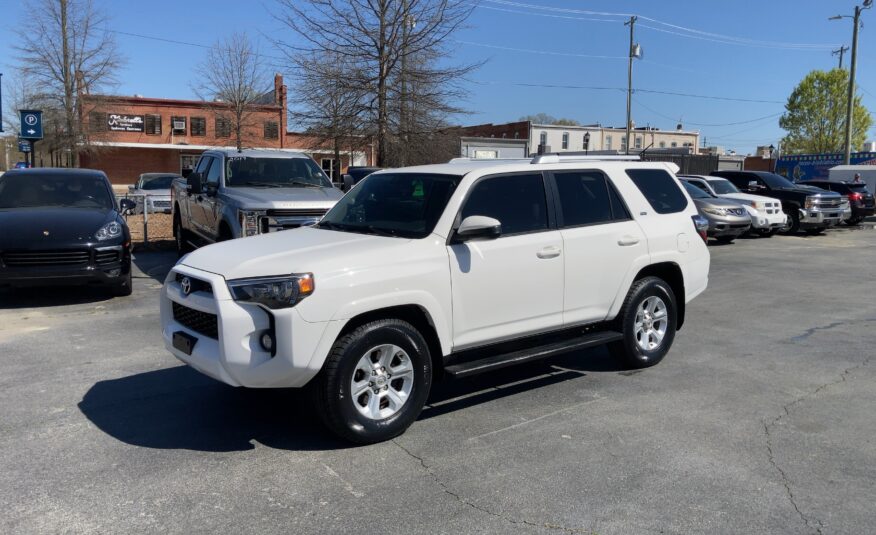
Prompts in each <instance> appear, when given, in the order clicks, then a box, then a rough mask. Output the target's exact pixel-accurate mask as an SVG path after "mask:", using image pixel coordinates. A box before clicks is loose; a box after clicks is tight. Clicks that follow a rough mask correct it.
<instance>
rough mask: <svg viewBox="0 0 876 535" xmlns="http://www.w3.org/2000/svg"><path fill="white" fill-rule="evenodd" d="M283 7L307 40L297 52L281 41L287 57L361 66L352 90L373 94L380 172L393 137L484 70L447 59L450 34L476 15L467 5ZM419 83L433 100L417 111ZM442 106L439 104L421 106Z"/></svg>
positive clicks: (449, 0)
mask: <svg viewBox="0 0 876 535" xmlns="http://www.w3.org/2000/svg"><path fill="white" fill-rule="evenodd" d="M277 2H278V4H279V6H280V9H279V12H278V13H275V16H276V18H277V19H278V20H279V21H281V22H282V23H283V24H285V25H286V26H287V27H288V28H290V29H291V30H292V31H293V32H295V33H296V34H297V35H298V36H300V38H301V40H302V41H303V42H304V44H303V46H298V45H294V44H290V43H288V42H282V41H278V42H277V44H278V45H279V46H280V47H281V48H282V49H283V50H285V51H286V53H287V54H288V55H290V56H294V55H296V54H314V53H315V54H317V55H319V53H320V52H331V53H333V54H338V55H339V56H342V57H344V58H346V62H347V63H349V64H353V65H356V68H355V69H353V70H352V71H351V73H350V77H348V79H347V84H346V85H347V87H356V88H361V89H363V90H364V91H365V92H366V96H365V99H364V102H365V104H366V106H367V109H368V112H369V113H368V115H369V116H370V118H369V122H370V123H371V125H372V126H371V128H372V129H373V131H374V134H375V136H376V138H377V164H378V165H380V166H386V165H387V164H388V163H389V161H390V154H389V150H390V145H391V144H392V141H393V139H392V138H396V139H398V137H399V134H400V132H399V131H400V130H404V131H405V132H407V131H409V130H412V128H411V126H410V119H411V118H412V117H414V116H418V115H420V114H422V113H424V112H430V113H435V114H441V113H443V112H444V111H446V108H448V106H447V102H448V99H447V95H448V92H447V90H446V88H448V87H449V88H454V87H455V88H458V87H459V84H460V82H461V81H462V79H463V77H464V76H465V75H466V74H468V73H469V72H471V71H472V70H473V69H474V68H476V67H477V65H463V66H448V65H446V62H444V61H442V60H444V59H445V58H447V56H448V55H449V51H448V49H447V45H448V42H449V38H450V36H451V35H452V34H453V33H454V32H455V31H456V30H457V29H459V28H460V27H461V26H462V24H463V23H464V22H465V20H466V19H467V18H468V16H469V14H470V13H471V11H472V10H473V9H474V6H473V4H472V3H470V2H466V1H465V0H277ZM414 64H416V70H415V68H414V66H413V65H414ZM403 67H404V68H403ZM354 75H355V76H356V78H355V79H354V78H352V76H354ZM413 77H416V78H418V79H419V80H421V81H428V87H430V88H431V89H430V90H431V96H430V98H429V99H425V100H422V101H421V102H419V103H418V104H417V108H416V110H414V109H413V107H412V105H411V102H413V100H414V99H415V98H416V94H415V91H416V86H415V84H413V83H411V80H412V78H413ZM425 86H426V84H425V83H423V84H421V87H425ZM453 92H454V91H453V90H452V89H451V91H450V93H453ZM435 103H440V106H437V107H435V108H432V109H431V110H426V109H423V108H422V106H426V105H430V104H435ZM442 109H444V111H442ZM393 115H396V117H395V119H393ZM393 130H395V131H394V132H393Z"/></svg>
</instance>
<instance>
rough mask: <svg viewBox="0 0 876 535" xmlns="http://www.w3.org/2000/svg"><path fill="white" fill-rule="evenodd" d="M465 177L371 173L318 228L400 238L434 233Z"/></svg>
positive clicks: (328, 214)
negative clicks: (452, 196)
mask: <svg viewBox="0 0 876 535" xmlns="http://www.w3.org/2000/svg"><path fill="white" fill-rule="evenodd" d="M461 179H462V177H461V176H456V175H426V174H419V173H397V174H396V173H386V174H377V175H370V176H368V177H367V178H365V179H364V180H363V181H362V182H360V183H359V184H358V185H356V187H354V188H353V189H351V190H350V192H349V193H347V194H346V195H345V196H344V198H342V199H341V200H340V201H338V203H337V204H336V205H335V206H334V208H332V209H331V210H330V211H329V212H328V213H327V214H326V215H325V217H323V218H322V220H321V221H320V222H319V225H318V226H319V228H323V229H328V230H339V231H342V232H361V233H364V234H377V235H381V236H398V237H401V238H425V237H426V236H428V235H429V234H431V232H432V230H433V229H434V228H435V224H436V223H437V222H438V218H439V217H441V214H442V213H443V212H444V207H445V206H446V205H447V201H448V200H450V196H451V195H452V194H453V192H454V190H456V186H457V185H458V184H459V181H460V180H461Z"/></svg>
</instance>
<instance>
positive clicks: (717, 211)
mask: <svg viewBox="0 0 876 535" xmlns="http://www.w3.org/2000/svg"><path fill="white" fill-rule="evenodd" d="M703 212H705V213H707V214H712V215H727V210H725V209H723V208H712V207H707V208H703Z"/></svg>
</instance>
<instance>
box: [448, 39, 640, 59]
mask: <svg viewBox="0 0 876 535" xmlns="http://www.w3.org/2000/svg"><path fill="white" fill-rule="evenodd" d="M454 42H456V43H459V44H462V45H470V46H480V47H484V48H493V49H496V50H507V51H510V52H525V53H527V54H544V55H547V56H566V57H573V58H594V59H623V60H626V59H627V57H626V56H596V55H591V54H575V53H571V52H553V51H549V50H533V49H528V48H512V47H510V46H499V45H489V44H486V43H475V42H472V41H459V40H454Z"/></svg>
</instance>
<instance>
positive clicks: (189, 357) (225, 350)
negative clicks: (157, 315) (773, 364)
mask: <svg viewBox="0 0 876 535" xmlns="http://www.w3.org/2000/svg"><path fill="white" fill-rule="evenodd" d="M177 274H180V275H181V276H187V277H190V279H195V280H196V281H203V282H204V283H206V285H202V286H201V287H202V288H204V289H193V290H192V292H191V293H190V294H189V295H184V294H183V292H182V289H181V286H180V283H179V282H177ZM196 287H197V285H196ZM174 303H177V307H179V306H180V305H181V306H182V307H185V308H186V309H188V310H194V311H197V312H198V313H201V315H200V317H201V318H204V317H207V318H209V317H210V315H212V316H215V325H216V331H215V333H216V334H215V336H214V335H211V334H204V331H205V329H198V330H196V329H197V328H198V325H194V324H193V323H192V322H190V321H187V320H186V319H185V318H184V316H183V315H181V314H180V315H177V314H175V313H174ZM178 310H180V309H179V308H178ZM205 315H206V316H205ZM341 326H342V325H341V322H338V321H328V322H320V323H311V322H307V321H305V320H304V319H303V318H302V317H301V315H300V314H299V313H298V311H297V310H296V309H295V308H287V309H282V310H271V311H268V310H265V309H263V308H262V307H260V306H258V305H253V304H245V303H238V302H236V301H234V300H233V299H232V298H231V294H230V293H229V291H228V287H227V286H226V283H225V279H224V278H223V277H221V276H220V275H216V274H214V273H209V272H206V271H201V270H198V269H194V268H191V267H188V266H185V265H181V264H180V265H177V266H176V267H174V268H173V269H172V270H171V272H170V273H169V274H168V277H167V279H166V280H165V283H164V288H163V289H162V291H161V330H162V336H163V338H164V343H165V346H166V347H167V349H168V351H170V352H171V353H172V354H173V355H174V356H175V357H176V358H178V359H179V360H181V361H183V362H185V363H186V364H188V365H190V366H192V367H193V368H195V369H196V370H198V371H200V372H201V373H203V374H205V375H208V376H210V377H212V378H214V379H217V380H219V381H222V382H223V383H226V384H229V385H231V386H246V387H253V388H285V387H300V386H304V385H305V384H307V382H308V381H310V379H312V378H313V376H315V375H316V374H317V373H318V372H319V370H320V368H321V367H322V363H323V361H324V359H325V355H327V354H328V349H327V347H328V346H330V345H331V343H332V342H333V341H334V339H335V338H336V336H337V334H338V333H339V332H340V328H341ZM272 327H273V334H274V339H275V340H276V342H275V344H276V349H275V355H274V356H271V352H270V351H267V350H265V349H264V348H263V347H262V346H261V344H260V342H259V338H260V336H261V335H262V333H264V332H265V331H270V330H271V329H272ZM177 332H182V333H185V334H186V335H188V336H190V337H194V338H195V339H196V342H195V345H194V347H193V348H192V352H191V354H186V353H185V352H184V351H182V350H180V349H177V348H176V347H174V344H173V337H174V333H177ZM326 344H328V346H327V345H326Z"/></svg>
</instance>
